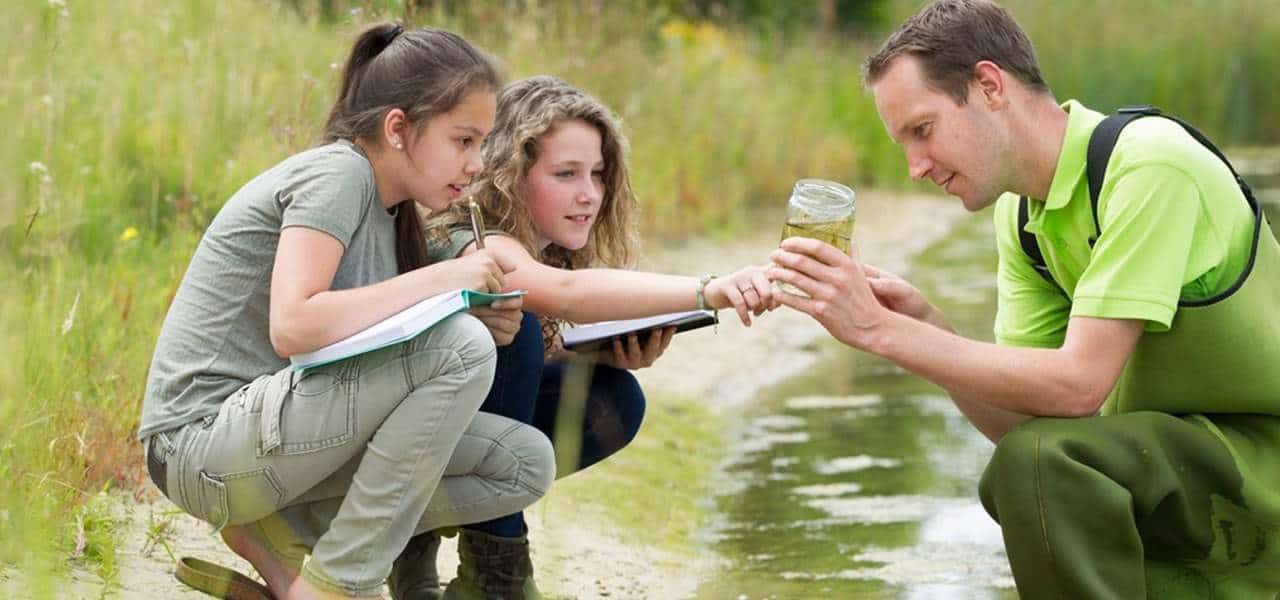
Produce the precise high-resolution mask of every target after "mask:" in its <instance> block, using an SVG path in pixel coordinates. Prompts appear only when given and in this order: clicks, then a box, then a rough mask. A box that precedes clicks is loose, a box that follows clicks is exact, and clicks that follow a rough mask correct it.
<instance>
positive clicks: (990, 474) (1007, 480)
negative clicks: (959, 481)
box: [978, 418, 1080, 521]
mask: <svg viewBox="0 0 1280 600" xmlns="http://www.w3.org/2000/svg"><path fill="white" fill-rule="evenodd" d="M1079 423H1080V420H1079V419H1051V418H1040V419H1032V420H1030V421H1027V422H1026V423H1024V424H1022V425H1021V426H1019V427H1018V428H1016V429H1014V430H1013V431H1010V432H1009V433H1007V434H1005V436H1004V437H1003V438H1001V439H1000V442H999V443H997V444H996V450H995V452H994V453H993V454H992V455H991V461H990V462H988V463H987V468H986V470H985V471H983V473H982V479H981V480H980V481H979V483H978V493H979V497H980V498H981V500H982V505H983V507H985V508H986V510H987V512H988V513H989V514H990V515H991V516H992V517H993V518H995V519H996V520H997V521H999V520H1000V517H999V511H1000V510H1002V509H1003V510H1010V509H1015V508H1018V507H1034V506H1036V502H1037V497H1038V496H1039V495H1040V494H1043V493H1045V490H1046V488H1047V487H1049V486H1053V485H1056V478H1054V477H1052V476H1047V475H1049V473H1048V471H1051V470H1054V465H1057V464H1060V463H1063V462H1064V461H1072V460H1073V458H1072V454H1073V453H1072V450H1071V449H1072V448H1073V447H1075V446H1076V445H1077V442H1078V441H1079V440H1078V439H1077V436H1076V435H1075V430H1076V427H1075V425H1077V424H1079Z"/></svg>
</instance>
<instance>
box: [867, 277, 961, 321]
mask: <svg viewBox="0 0 1280 600" xmlns="http://www.w3.org/2000/svg"><path fill="white" fill-rule="evenodd" d="M862 272H863V273H866V275H867V283H869V284H871V291H872V292H874V293H875V295H876V299H877V300H879V301H880V304H883V305H884V307H885V308H887V309H889V310H891V311H893V312H896V313H898V314H901V315H906V316H908V317H911V318H912V319H915V320H917V321H923V322H925V323H928V324H930V325H933V326H934V327H937V328H939V329H942V330H943V331H950V332H952V333H955V330H954V329H952V328H951V324H950V323H948V322H947V317H946V315H944V314H942V311H941V310H938V307H936V306H934V305H933V304H931V303H930V302H929V300H927V299H926V298H925V297H924V294H922V293H920V290H918V289H916V287H915V286H913V285H911V284H910V283H909V282H907V280H905V279H903V278H901V277H899V276H897V275H895V274H893V273H890V272H889V271H886V270H884V269H881V268H878V267H873V266H871V265H869V264H866V263H863V265H862Z"/></svg>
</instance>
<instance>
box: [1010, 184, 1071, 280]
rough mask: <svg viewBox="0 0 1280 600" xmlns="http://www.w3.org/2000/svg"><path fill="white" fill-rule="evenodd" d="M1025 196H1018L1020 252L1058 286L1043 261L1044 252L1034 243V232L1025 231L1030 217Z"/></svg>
mask: <svg viewBox="0 0 1280 600" xmlns="http://www.w3.org/2000/svg"><path fill="white" fill-rule="evenodd" d="M1027 202H1028V200H1027V197H1026V196H1023V197H1021V198H1018V243H1020V244H1021V245H1022V253H1023V254H1026V255H1027V258H1030V259H1031V266H1032V267H1033V268H1034V269H1035V270H1036V272H1037V273H1039V274H1040V276H1041V277H1044V278H1045V280H1047V281H1048V282H1049V283H1052V284H1053V285H1054V286H1057V287H1058V289H1062V288H1061V286H1058V282H1057V281H1054V279H1053V275H1052V274H1050V273H1049V266H1048V265H1047V264H1045V262H1044V254H1043V253H1041V252H1040V244H1038V243H1036V234H1034V233H1031V232H1030V231H1027V221H1028V220H1030V217H1029V216H1028V213H1027Z"/></svg>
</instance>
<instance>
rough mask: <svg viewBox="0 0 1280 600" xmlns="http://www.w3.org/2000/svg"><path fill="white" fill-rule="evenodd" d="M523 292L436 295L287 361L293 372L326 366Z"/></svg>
mask: <svg viewBox="0 0 1280 600" xmlns="http://www.w3.org/2000/svg"><path fill="white" fill-rule="evenodd" d="M524 294H525V292H524V290H516V291H514V292H504V293H501V294H489V293H486V292H477V291H475V290H453V291H452V292H445V293H443V294H437V295H435V296H432V297H430V298H427V299H425V300H422V301H419V302H418V303H417V304H414V305H412V306H410V307H409V308H406V309H404V310H402V311H400V312H398V313H396V314H394V315H391V316H389V317H387V318H385V319H383V320H381V321H378V322H377V323H374V324H373V325H370V326H369V327H368V328H367V329H365V330H363V331H361V332H359V333H356V334H354V335H352V336H350V337H348V338H345V339H341V340H338V341H336V342H334V343H332V344H329V345H328V346H325V347H323V348H319V349H317V350H312V351H311V352H303V353H301V354H295V355H293V356H290V357H289V362H290V363H292V365H293V368H294V369H306V368H310V367H318V366H320V365H327V364H329V363H331V362H335V361H339V360H342V359H344V358H350V357H352V356H355V355H357V354H364V353H365V352H372V351H374V350H378V349H381V348H386V347H387V346H390V345H392V344H398V343H400V342H403V341H405V340H409V339H412V338H413V337H414V336H416V335H418V334H419V333H422V332H423V331H426V330H427V329H429V328H430V327H431V326H432V325H435V324H436V323H439V322H440V321H443V320H444V319H445V317H448V316H449V315H452V314H453V313H456V312H460V311H464V310H467V309H468V308H473V307H476V306H486V305H489V304H492V303H493V302H495V301H497V300H502V299H503V298H518V297H520V296H523V295H524Z"/></svg>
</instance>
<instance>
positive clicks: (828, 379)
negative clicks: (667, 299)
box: [698, 219, 1016, 599]
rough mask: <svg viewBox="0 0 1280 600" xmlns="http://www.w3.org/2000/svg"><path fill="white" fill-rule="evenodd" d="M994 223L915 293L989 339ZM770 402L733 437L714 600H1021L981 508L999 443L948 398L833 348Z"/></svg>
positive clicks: (711, 539)
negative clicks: (983, 484)
mask: <svg viewBox="0 0 1280 600" xmlns="http://www.w3.org/2000/svg"><path fill="white" fill-rule="evenodd" d="M991 239H992V238H991V233H990V226H989V224H988V223H987V220H986V219H972V220H970V221H968V222H966V223H965V225H964V226H963V227H962V228H961V229H960V230H959V231H957V232H956V234H955V235H954V236H952V237H951V238H950V239H948V240H946V241H944V242H942V243H941V244H939V245H938V246H937V247H935V248H933V249H932V250H930V251H929V252H927V253H926V254H925V255H924V256H922V257H921V259H920V260H919V262H918V264H919V267H918V268H917V269H916V273H918V274H919V275H918V276H917V277H914V278H913V281H914V282H915V283H916V284H917V285H919V286H920V287H921V288H922V289H923V290H925V292H926V293H927V294H929V295H930V297H931V298H933V299H934V300H935V302H937V303H938V304H939V305H940V306H942V308H943V309H944V310H945V311H946V312H947V314H948V315H949V317H951V318H952V320H953V323H954V324H955V325H956V327H957V329H959V330H961V332H962V333H964V334H965V335H969V336H971V337H977V338H980V339H990V337H991V336H990V333H989V331H990V327H991V318H992V313H993V310H994V290H993V288H992V285H993V282H994V268H995V258H994V252H993V250H992V248H991V241H990V240H991ZM830 350H831V351H830V356H829V358H827V359H826V360H824V361H823V362H821V363H820V364H819V365H818V366H816V367H815V368H813V369H810V370H809V371H808V372H806V373H804V374H803V375H801V376H799V377H797V378H795V379H793V380H790V381H787V382H784V383H783V384H781V385H778V386H776V387H775V388H773V389H770V390H766V391H765V392H764V393H763V394H762V395H761V397H760V399H759V401H758V402H757V403H756V404H755V405H754V406H753V409H752V412H751V413H750V414H748V415H746V416H745V418H744V420H743V423H742V425H741V427H740V429H739V431H737V432H736V433H735V440H736V442H735V443H734V444H733V447H732V451H731V456H730V458H729V459H728V460H726V461H725V463H724V464H723V465H721V468H720V472H719V473H718V475H717V481H716V482H715V485H714V489H717V490H720V491H719V495H718V496H717V497H716V498H715V507H716V510H717V512H718V514H719V518H718V520H717V522H716V523H715V524H714V525H712V526H711V527H710V528H709V530H708V531H707V532H706V541H707V543H709V544H711V545H712V546H714V548H715V550H716V551H717V553H719V554H720V555H721V556H724V557H726V558H727V563H728V564H727V565H726V566H725V569H724V571H723V572H722V573H720V574H718V575H717V576H716V577H714V578H713V579H714V581H711V582H708V583H707V584H706V585H704V586H703V587H702V588H701V589H700V590H699V594H698V595H699V597H702V598H752V599H757V598H788V599H790V598H909V599H923V598H1014V597H1016V595H1015V594H1014V592H1013V590H1012V587H1013V581H1012V579H1011V578H1010V576H1009V570H1008V566H1007V563H1006V561H1005V557H1004V550H1003V544H1002V543H1001V540H1000V531H999V528H998V527H997V526H996V525H995V524H994V523H993V522H992V521H991V519H990V518H989V517H987V515H986V513H985V512H983V510H982V508H981V507H980V506H979V505H978V503H977V491H976V490H977V480H978V477H979V475H980V474H981V472H982V467H983V466H984V465H985V463H986V460H987V458H988V457H989V456H990V452H991V444H990V443H989V442H987V441H986V440H985V439H984V438H982V437H981V435H980V434H978V433H977V432H976V431H974V430H973V428H972V427H970V426H969V425H968V424H967V422H966V421H965V420H964V418H963V416H961V415H960V413H959V412H958V411H956V409H955V408H954V406H953V405H952V404H951V401H950V400H949V399H948V398H947V397H946V396H945V395H943V394H942V393H940V391H939V390H937V389H936V388H934V387H933V386H931V385H929V384H928V383H926V382H923V381H922V380H920V379H919V378H916V377H914V376H911V375H908V374H907V373H905V372H904V371H903V370H901V369H900V368H898V367H896V366H894V365H892V364H889V363H887V362H885V361H882V360H878V359H875V358H873V357H870V356H868V355H866V354H861V353H857V352H854V351H852V350H848V349H843V348H838V347H837V346H835V345H834V344H833V345H832V346H831V348H830Z"/></svg>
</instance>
